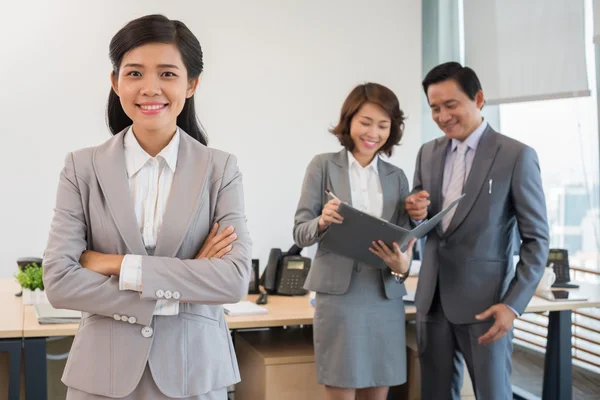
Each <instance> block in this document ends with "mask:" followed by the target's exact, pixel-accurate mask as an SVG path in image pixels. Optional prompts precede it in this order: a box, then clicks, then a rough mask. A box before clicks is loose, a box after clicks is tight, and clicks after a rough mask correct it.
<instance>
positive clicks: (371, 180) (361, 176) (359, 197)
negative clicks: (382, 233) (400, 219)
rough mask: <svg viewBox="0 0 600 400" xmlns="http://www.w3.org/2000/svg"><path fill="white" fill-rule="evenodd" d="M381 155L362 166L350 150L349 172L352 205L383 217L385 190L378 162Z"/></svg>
mask: <svg viewBox="0 0 600 400" xmlns="http://www.w3.org/2000/svg"><path fill="white" fill-rule="evenodd" d="M378 161H379V156H378V155H375V157H374V158H373V160H372V161H371V163H370V164H369V165H367V166H366V167H364V168H363V167H362V166H361V165H360V163H359V162H358V161H356V158H354V156H353V155H352V153H351V152H348V174H349V175H350V193H351V196H352V207H354V208H356V209H358V210H361V211H363V212H366V213H367V214H370V215H373V216H375V217H377V218H381V214H382V213H383V192H382V190H381V181H380V180H379V170H378V169H377V164H378Z"/></svg>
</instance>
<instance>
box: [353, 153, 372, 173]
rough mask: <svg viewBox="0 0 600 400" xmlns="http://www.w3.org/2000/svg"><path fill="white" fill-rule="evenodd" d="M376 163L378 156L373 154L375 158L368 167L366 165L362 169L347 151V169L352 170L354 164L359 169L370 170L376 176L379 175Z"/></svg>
mask: <svg viewBox="0 0 600 400" xmlns="http://www.w3.org/2000/svg"><path fill="white" fill-rule="evenodd" d="M378 162H379V154H375V157H373V160H371V162H370V163H369V165H367V166H366V167H364V168H363V166H362V165H360V163H359V162H358V161H357V160H356V158H354V156H353V155H352V153H351V152H349V151H348V169H350V168H352V165H355V164H356V166H357V167H358V168H360V169H369V168H371V169H372V170H373V171H375V173H376V174H377V175H379V169H378V168H377V165H378Z"/></svg>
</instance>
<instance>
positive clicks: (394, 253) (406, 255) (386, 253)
mask: <svg viewBox="0 0 600 400" xmlns="http://www.w3.org/2000/svg"><path fill="white" fill-rule="evenodd" d="M416 241H417V239H412V240H411V241H410V242H409V243H408V248H407V249H406V251H405V252H401V251H400V247H399V246H398V243H396V242H394V243H393V247H394V248H393V250H392V249H390V248H389V247H387V245H386V244H385V243H383V241H382V240H379V241H377V242H373V247H369V250H371V253H373V254H375V255H376V256H377V257H379V258H381V259H382V260H383V261H384V262H385V263H386V265H387V266H388V267H390V269H391V270H392V271H394V272H396V273H398V274H406V272H407V271H408V267H409V266H410V260H411V259H412V255H413V246H414V245H415V242H416Z"/></svg>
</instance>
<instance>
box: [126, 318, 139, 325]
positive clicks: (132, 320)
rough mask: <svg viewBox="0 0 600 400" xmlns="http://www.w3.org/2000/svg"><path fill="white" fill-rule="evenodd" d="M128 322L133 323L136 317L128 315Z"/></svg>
mask: <svg viewBox="0 0 600 400" xmlns="http://www.w3.org/2000/svg"><path fill="white" fill-rule="evenodd" d="M127 321H128V322H129V323H130V324H135V323H136V322H137V319H136V318H135V317H129V319H128V320H127Z"/></svg>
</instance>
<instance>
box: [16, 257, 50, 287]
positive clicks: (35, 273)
mask: <svg viewBox="0 0 600 400" xmlns="http://www.w3.org/2000/svg"><path fill="white" fill-rule="evenodd" d="M15 278H16V279H17V282H19V285H21V287H22V288H23V289H30V290H35V289H40V290H44V280H43V270H42V267H41V266H40V265H38V264H37V263H32V264H27V265H26V266H25V267H23V269H19V271H17V273H16V274H15Z"/></svg>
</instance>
